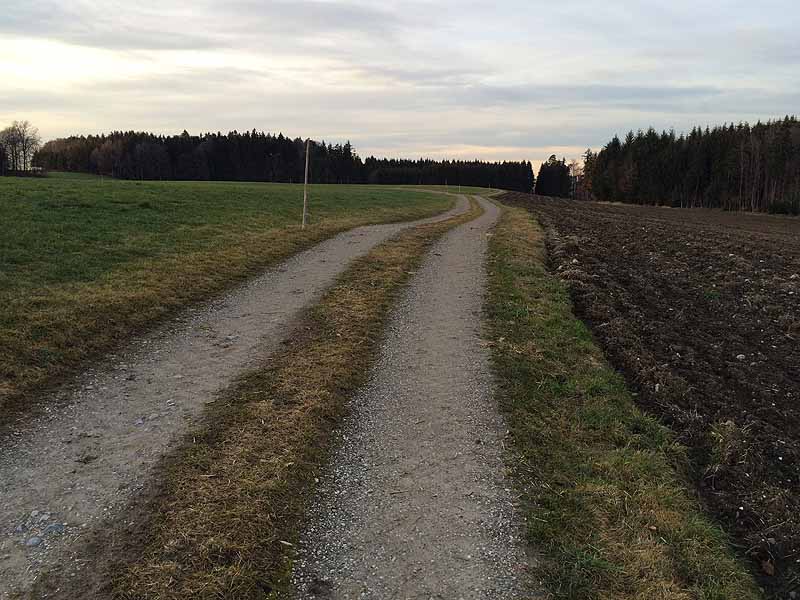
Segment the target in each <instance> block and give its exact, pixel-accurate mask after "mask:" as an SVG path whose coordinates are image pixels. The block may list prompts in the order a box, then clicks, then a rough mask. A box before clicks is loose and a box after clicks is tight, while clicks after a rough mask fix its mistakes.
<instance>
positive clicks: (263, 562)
mask: <svg viewBox="0 0 800 600" xmlns="http://www.w3.org/2000/svg"><path fill="white" fill-rule="evenodd" d="M480 212H481V209H480V208H479V207H478V205H477V204H476V203H473V205H472V207H471V210H470V211H469V212H468V213H466V214H465V215H462V216H460V217H456V218H453V219H450V220H447V221H444V222H441V223H436V224H431V225H423V226H419V227H416V228H414V229H411V230H408V231H406V232H404V233H402V234H400V235H399V236H397V237H396V238H394V239H392V240H391V241H389V242H387V243H384V244H382V245H380V246H378V247H377V248H375V249H374V250H373V251H372V252H370V253H369V254H368V255H367V256H365V257H364V258H362V259H359V260H357V261H355V262H354V263H353V264H352V265H351V266H350V267H349V268H348V270H347V271H346V272H345V273H344V274H343V275H342V276H341V277H340V278H339V280H338V281H337V283H336V284H335V285H334V286H333V287H332V288H331V289H330V290H329V291H328V292H327V293H326V294H325V295H324V297H323V298H322V299H321V301H320V302H319V303H318V304H317V305H316V306H315V307H314V308H313V309H311V310H310V311H309V313H308V314H307V315H306V317H305V318H304V319H303V321H302V324H301V326H300V327H299V329H298V332H297V334H296V337H295V338H294V339H292V340H291V343H290V344H289V345H288V346H287V347H286V349H285V350H284V351H283V352H281V353H280V354H279V355H277V356H273V357H272V358H271V360H270V361H269V363H268V364H267V365H266V366H265V367H264V368H263V369H259V370H256V371H253V372H252V373H250V374H248V375H247V376H245V377H243V378H242V379H241V380H240V381H239V382H238V383H237V384H236V385H234V386H233V387H232V388H231V389H230V390H229V391H228V392H226V393H225V394H224V395H223V396H222V397H221V398H220V399H219V400H218V401H217V402H216V403H215V404H214V405H213V409H212V410H211V414H210V415H209V417H208V426H207V427H204V428H203V430H202V431H201V432H197V433H195V434H193V435H192V436H189V437H187V438H186V440H185V443H184V444H183V446H182V448H181V449H180V450H179V451H178V452H177V453H176V455H175V456H173V457H171V458H170V459H169V460H168V461H167V464H166V465H165V466H164V470H163V480H162V481H163V483H162V484H161V489H160V490H159V491H158V493H157V494H156V495H155V496H154V499H153V500H152V501H151V502H150V505H149V506H148V507H147V510H146V514H147V515H148V517H147V518H146V519H145V520H144V521H143V522H142V523H140V524H136V525H135V526H133V527H131V528H130V530H129V531H128V533H127V534H126V535H127V537H128V538H129V539H128V540H127V542H125V545H127V549H125V548H124V547H117V548H115V549H114V552H117V551H119V554H118V557H119V558H118V559H117V564H115V565H113V566H112V571H113V572H114V573H115V579H114V581H113V588H114V591H113V595H114V596H116V597H118V598H126V599H133V598H136V599H140V598H160V599H163V598H171V599H173V598H174V599H177V598H264V597H272V596H271V595H273V596H274V597H278V596H279V595H280V594H281V592H282V591H285V585H286V580H287V574H288V572H289V569H290V566H291V560H292V558H291V557H292V552H293V551H292V546H290V545H289V544H293V543H294V542H295V540H296V538H297V531H298V524H299V522H300V519H301V517H302V513H303V510H304V504H305V501H304V498H306V497H307V496H308V494H309V492H310V491H311V489H312V487H313V480H314V474H315V472H316V470H317V469H318V468H319V466H320V464H321V463H322V461H323V460H324V458H325V454H326V448H327V446H328V441H329V438H330V435H331V432H332V430H333V429H334V427H335V425H336V424H337V422H338V421H339V419H340V418H341V416H342V415H343V413H344V411H345V408H346V403H347V399H348V398H349V397H350V395H351V394H352V393H353V392H354V391H355V390H356V389H357V388H358V386H360V385H361V384H362V383H363V382H364V381H365V378H366V375H367V372H368V367H369V365H370V363H371V361H372V360H373V358H374V355H375V352H376V349H377V347H378V344H379V341H380V337H381V335H382V329H383V325H384V323H385V320H386V318H387V316H388V314H389V310H390V307H391V305H392V302H393V300H394V299H395V297H396V296H397V294H398V292H399V290H400V289H401V288H402V286H403V284H404V283H405V282H406V281H407V280H408V278H409V276H410V274H411V273H412V272H413V270H414V269H415V268H416V267H417V266H418V265H419V264H420V262H421V260H422V258H423V256H424V254H425V251H426V250H427V249H428V248H429V247H430V246H431V245H432V244H433V243H434V242H435V241H436V240H437V239H438V238H439V237H440V236H441V235H442V234H443V233H445V232H446V231H447V230H449V229H450V228H452V227H454V226H456V225H459V224H461V223H465V222H467V221H469V220H471V219H474V218H475V217H476V216H478V214H480ZM103 551H104V552H106V553H108V552H109V548H108V547H106V548H104V550H103ZM126 557H127V558H126Z"/></svg>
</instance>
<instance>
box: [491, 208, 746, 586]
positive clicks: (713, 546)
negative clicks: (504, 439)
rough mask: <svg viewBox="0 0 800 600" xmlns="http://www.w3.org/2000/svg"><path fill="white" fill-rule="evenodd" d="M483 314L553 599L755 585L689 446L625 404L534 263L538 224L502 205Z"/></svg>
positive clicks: (540, 258)
mask: <svg viewBox="0 0 800 600" xmlns="http://www.w3.org/2000/svg"><path fill="white" fill-rule="evenodd" d="M490 253H491V260H492V264H491V269H490V271H491V274H490V295H489V302H488V305H487V306H488V308H487V313H488V323H489V331H490V332H491V337H492V339H493V340H494V342H493V344H492V351H493V360H494V365H495V370H496V373H497V376H498V381H499V383H500V390H501V391H500V402H501V407H502V409H503V410H504V412H505V414H506V418H507V420H508V423H509V427H510V429H511V433H512V436H513V439H514V446H515V452H514V459H513V460H514V463H515V464H514V468H515V472H516V475H517V478H518V481H519V482H520V486H521V488H522V491H523V504H524V511H525V515H526V517H527V537H528V540H529V542H530V543H531V545H532V546H533V547H534V548H535V549H536V550H537V551H539V552H540V553H541V564H540V567H541V575H542V577H543V580H544V584H545V587H546V588H547V589H548V590H550V592H551V593H552V595H553V597H555V598H569V599H574V600H578V599H581V600H584V599H587V600H588V599H611V598H614V599H633V598H648V599H654V600H657V599H663V600H667V599H669V600H689V599H704V600H712V599H714V600H723V599H734V598H735V599H737V600H747V599H755V598H760V597H761V594H760V592H759V590H758V588H757V587H756V585H755V583H754V582H753V580H752V578H751V576H750V575H749V574H748V573H747V571H746V569H745V568H744V567H743V566H742V565H741V564H739V562H738V561H737V560H736V559H735V558H734V555H733V552H732V551H731V548H730V545H729V542H728V540H727V538H726V537H725V535H724V534H723V532H722V531H721V530H720V529H719V528H718V527H716V526H714V525H713V524H712V523H711V522H709V521H708V520H707V519H706V517H705V516H704V515H703V514H702V512H701V509H700V506H699V504H698V502H697V501H696V500H695V498H694V497H693V496H692V495H691V494H690V493H689V492H688V491H687V485H686V483H685V474H686V471H685V467H684V465H686V464H687V463H686V457H685V449H684V448H682V447H681V446H679V445H678V444H676V443H675V442H674V439H673V436H672V435H671V433H670V431H669V430H668V429H666V428H664V427H663V426H661V425H660V424H659V423H658V422H657V421H655V420H654V419H652V418H650V417H647V416H645V415H644V414H642V413H641V412H640V411H639V410H638V409H637V408H636V407H635V405H634V403H633V401H632V398H631V395H630V392H629V391H628V390H627V388H626V386H625V383H624V380H623V378H622V377H621V376H620V375H618V374H617V373H615V372H614V371H613V369H611V368H610V367H609V366H608V364H607V363H606V362H605V359H604V357H603V355H602V353H601V351H600V350H599V349H598V347H597V346H596V345H595V343H594V341H593V339H592V336H591V333H590V332H589V330H588V329H587V328H586V327H585V326H584V324H583V323H582V322H580V321H579V320H578V319H576V318H575V316H574V315H573V313H572V306H571V302H570V300H569V294H568V292H567V290H566V289H565V288H564V286H563V285H562V284H561V283H560V282H559V281H558V280H557V279H556V278H555V277H553V276H551V275H550V274H549V273H548V272H547V270H546V268H545V266H544V244H543V237H542V233H541V230H540V229H539V227H538V225H537V224H536V223H535V222H534V221H533V220H532V218H531V216H530V215H529V213H527V211H525V210H524V209H520V208H510V207H509V208H506V210H505V211H504V214H503V216H502V218H501V221H500V222H499V224H498V226H497V228H496V230H495V235H494V236H493V237H492V240H491V242H490Z"/></svg>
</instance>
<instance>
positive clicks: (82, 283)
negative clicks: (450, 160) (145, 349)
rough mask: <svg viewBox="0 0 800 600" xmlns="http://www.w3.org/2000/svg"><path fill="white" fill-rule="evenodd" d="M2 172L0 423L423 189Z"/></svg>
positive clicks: (442, 204)
mask: <svg viewBox="0 0 800 600" xmlns="http://www.w3.org/2000/svg"><path fill="white" fill-rule="evenodd" d="M301 194H302V192H301V188H299V187H298V186H291V185H267V184H250V183H208V182H147V183H141V182H130V181H117V180H105V181H104V182H103V181H101V179H100V178H94V179H85V178H74V179H70V178H67V179H59V178H44V179H36V178H25V179H17V178H0V222H2V223H3V228H2V231H0V304H1V305H2V309H1V310H0V426H2V425H3V424H4V422H6V423H7V422H8V420H9V417H10V416H12V415H14V414H17V413H19V412H20V411H21V410H23V409H27V408H29V407H30V405H31V404H33V403H34V401H35V399H36V398H37V397H38V396H39V395H40V394H38V392H40V391H41V390H42V389H43V388H44V387H45V386H46V385H48V384H51V383H54V382H56V381H57V380H58V379H59V378H60V377H62V376H64V375H66V374H68V373H70V372H73V371H74V370H75V369H77V368H79V367H80V366H81V365H83V364H85V362H86V361H87V360H88V359H91V358H93V357H96V356H98V355H100V354H101V353H102V352H105V351H108V350H109V349H111V348H113V347H115V346H116V345H117V344H118V343H120V342H121V341H123V340H125V339H127V338H129V337H130V335H131V334H133V333H135V332H138V331H141V330H143V329H145V328H146V327H149V326H151V325H152V324H154V323H155V322H158V321H159V320H160V319H163V318H164V317H166V316H168V315H171V314H174V313H175V311H176V310H178V309H180V308H182V307H184V306H185V305H187V304H188V303H191V302H196V301H200V300H203V299H207V298H209V297H211V296H213V295H214V294H217V293H219V292H220V291H222V290H224V289H226V288H228V287H230V286H231V285H233V284H234V283H235V282H237V281H241V280H243V279H245V278H247V277H248V276H252V275H253V274H255V273H257V272H260V271H261V270H263V269H264V268H265V267H267V266H269V265H272V264H275V263H277V262H279V261H281V260H282V259H284V258H286V257H288V256H290V255H291V254H294V253H296V252H298V251H300V250H303V249H305V248H308V247H310V246H312V245H314V244H316V243H318V242H320V241H321V240H323V239H326V238H328V237H331V236H333V235H335V234H337V233H339V232H341V231H344V230H347V229H350V228H352V227H356V226H359V225H365V224H367V223H377V222H388V221H403V220H412V219H416V218H422V217H426V216H430V215H432V214H435V213H437V212H441V211H443V210H445V209H446V208H447V206H448V204H449V203H451V199H450V198H448V197H446V196H444V195H442V194H434V193H432V192H420V191H419V190H392V189H377V188H374V187H368V186H365V187H358V186H314V188H313V192H312V198H313V200H314V203H313V205H312V211H313V217H314V218H313V221H312V226H311V227H309V228H308V229H306V230H305V231H301V230H300V228H299V227H298V226H297V223H298V221H299V210H300V209H299V208H298V207H299V206H301V204H299V203H298V202H297V199H298V198H300V197H302V196H301Z"/></svg>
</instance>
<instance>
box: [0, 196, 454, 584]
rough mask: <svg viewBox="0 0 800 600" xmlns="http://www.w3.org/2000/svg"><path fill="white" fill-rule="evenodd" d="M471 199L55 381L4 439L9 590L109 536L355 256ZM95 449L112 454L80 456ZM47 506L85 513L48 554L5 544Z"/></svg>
mask: <svg viewBox="0 0 800 600" xmlns="http://www.w3.org/2000/svg"><path fill="white" fill-rule="evenodd" d="M467 208H468V204H467V202H466V199H465V198H460V199H459V200H458V202H457V205H456V207H455V208H454V209H453V210H451V211H448V212H446V213H443V214H441V215H438V216H436V217H433V218H430V219H424V220H422V221H416V222H409V223H393V224H384V225H374V226H367V227H359V228H356V229H353V230H350V231H347V232H345V233H342V234H340V235H338V236H336V237H334V238H331V239H330V240H327V241H324V242H322V243H320V244H318V245H316V246H314V247H313V248H311V249H309V250H307V251H304V252H301V253H299V254H297V255H295V256H293V257H291V258H289V259H288V260H286V261H285V262H284V263H282V264H281V265H278V266H277V267H276V268H273V269H270V270H268V271H266V272H265V273H264V274H263V275H261V276H259V277H256V278H254V279H253V280H251V281H250V282H248V283H246V284H244V285H243V286H240V287H239V288H237V289H235V290H233V291H232V292H230V293H228V294H227V295H225V296H223V297H221V298H219V299H217V300H215V301H213V302H210V303H208V304H206V305H205V306H201V307H191V308H189V309H187V310H186V311H185V312H183V313H182V314H180V315H179V316H178V317H177V318H176V319H174V320H173V321H171V322H169V323H167V324H166V325H164V326H162V327H161V328H160V329H158V330H157V331H155V332H152V333H150V334H148V335H144V336H141V337H138V338H135V339H133V340H131V341H130V342H129V344H128V345H127V346H126V347H125V348H123V349H121V350H119V351H118V352H116V353H115V354H110V355H109V356H108V357H107V359H106V360H105V361H103V362H101V363H98V364H95V365H92V366H91V367H89V368H88V369H87V370H86V371H85V372H84V373H83V374H81V375H80V376H78V377H76V378H75V379H74V380H73V381H71V382H68V383H67V384H66V385H65V386H63V387H62V388H61V389H60V390H58V391H57V392H55V393H54V395H53V397H52V399H51V400H50V401H49V402H43V403H42V409H41V411H40V412H39V413H37V414H35V415H28V416H24V417H22V420H21V421H20V422H19V423H18V424H15V425H13V426H12V427H11V428H10V431H9V435H6V436H5V437H3V438H0V496H2V498H3V502H2V503H0V551H3V552H7V553H8V554H10V558H9V559H8V560H4V561H2V563H0V598H5V597H8V596H11V595H12V593H20V594H24V592H25V590H26V589H28V588H29V587H30V585H31V584H32V583H33V582H34V581H35V580H36V579H37V578H38V577H39V575H40V574H41V573H42V572H44V571H46V570H48V569H49V568H52V567H57V568H61V567H62V566H63V565H65V564H69V563H70V562H72V563H73V564H83V563H82V561H83V560H86V559H83V558H81V556H83V555H82V554H81V552H82V549H83V546H81V544H80V543H77V541H78V540H79V538H81V537H83V536H85V534H86V533H87V532H89V531H91V530H96V531H100V532H102V533H103V534H104V535H105V530H106V529H107V527H106V525H105V524H106V522H107V520H108V519H111V518H113V517H114V516H115V515H117V514H119V511H120V510H121V509H123V508H124V507H125V506H126V504H127V503H128V501H129V500H130V498H131V497H132V496H133V495H135V494H136V493H137V492H138V491H139V490H141V489H142V487H143V486H144V485H145V483H146V481H147V479H148V477H149V476H150V475H151V473H152V468H153V467H154V466H155V465H156V463H157V462H158V460H159V458H161V457H162V456H163V455H164V454H165V453H167V452H169V450H170V449H171V448H173V447H174V444H175V443H176V442H177V441H178V440H179V439H180V437H181V435H182V434H183V433H184V432H186V431H187V429H189V428H191V426H192V425H193V424H194V423H196V422H197V421H198V419H199V417H200V416H201V414H202V412H203V409H204V407H205V406H206V405H207V404H208V403H209V402H213V400H214V399H215V398H216V396H217V394H218V393H219V392H220V391H221V390H223V389H224V388H225V387H227V386H228V385H229V384H230V383H231V382H232V381H233V380H234V379H235V378H236V377H237V376H238V375H239V374H241V373H242V372H243V371H245V370H247V369H248V368H250V367H252V365H253V364H254V363H256V362H257V361H262V360H264V359H265V358H266V357H267V356H269V355H270V353H272V352H273V351H274V350H276V349H278V348H279V347H280V341H281V340H283V339H285V338H286V336H287V335H289V334H290V333H291V327H292V324H293V323H294V321H295V319H296V318H297V316H298V315H299V314H300V312H301V311H302V310H303V309H304V308H305V307H307V306H309V305H310V304H311V303H313V302H314V301H315V300H317V298H318V297H319V296H320V295H321V294H322V292H323V291H324V290H325V289H326V288H328V287H329V286H330V285H331V284H332V283H333V282H334V281H335V279H336V277H337V276H338V275H339V274H340V273H341V272H342V271H343V270H344V269H345V268H346V267H347V265H348V263H349V262H350V261H351V260H353V259H355V258H357V257H359V256H363V255H364V254H366V253H367V252H369V251H370V250H371V249H372V248H373V247H375V246H376V245H377V244H380V243H381V242H384V241H385V240H387V239H388V238H390V237H392V236H393V235H395V234H397V233H398V232H400V231H402V230H403V229H406V228H408V227H410V226H412V225H415V224H419V223H423V222H433V221H439V220H442V219H444V218H448V217H450V216H453V215H454V214H460V213H463V212H465V211H466V210H467ZM168 401H170V402H171V403H172V406H169V408H168V409H167V410H165V406H166V405H167V402H168ZM143 415H149V418H147V417H144V416H143ZM65 434H66V435H65ZM42 440H47V443H42ZM86 457H102V460H84V461H82V462H81V459H82V458H83V459H85V458H86ZM36 505H44V506H52V507H70V508H69V510H65V512H64V514H61V515H60V518H59V520H60V521H66V522H67V523H72V522H74V523H75V524H76V527H75V528H74V531H70V529H66V530H65V532H64V534H63V535H58V536H53V537H51V538H49V539H48V543H47V552H46V553H45V552H42V553H40V552H36V553H32V552H26V551H25V550H26V548H25V547H24V544H5V545H3V543H2V539H3V537H4V536H7V535H13V534H14V533H13V532H14V530H15V527H16V526H17V525H18V524H19V523H20V515H31V517H37V516H38V514H39V512H40V511H38V510H34V511H33V512H31V506H36ZM36 533H37V534H38V533H39V532H38V531H37V532H36ZM37 537H39V535H37ZM39 539H41V538H40V537H39Z"/></svg>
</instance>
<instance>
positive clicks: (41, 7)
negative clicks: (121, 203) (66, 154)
mask: <svg viewBox="0 0 800 600" xmlns="http://www.w3.org/2000/svg"><path fill="white" fill-rule="evenodd" d="M799 29H800V5H798V3H797V2H796V0H776V1H769V0H766V1H764V0H762V1H760V2H753V1H752V0H750V1H748V2H730V1H723V0H706V1H698V0H692V1H687V0H671V1H669V2H663V0H662V1H658V2H632V1H627V2H613V1H612V2H604V3H603V2H601V3H598V2H596V1H592V2H589V1H584V0H551V1H549V2H538V1H533V0H522V1H508V2H502V1H501V2H497V3H491V2H485V1H484V2H472V1H469V0H440V1H430V2H425V1H414V0H411V1H405V2H393V1H386V0H384V1H383V2H369V3H367V2H360V1H355V0H353V1H351V0H342V1H338V0H330V1H321V0H320V1H314V2H304V1H293V2H283V1H278V2H269V1H264V0H262V1H258V2H257V1H253V0H232V1H229V0H226V1H225V2H222V1H207V0H193V1H192V2H177V1H173V0H161V1H159V2H149V1H147V0H140V1H136V2H132V1H130V0H126V1H125V2H116V1H102V0H91V1H83V0H69V1H67V0H59V1H56V2H50V1H44V0H26V1H25V2H19V3H14V5H13V6H11V7H7V8H4V9H2V10H0V125H2V124H4V123H6V122H9V121H11V120H13V119H23V118H26V119H29V120H31V121H32V122H33V123H34V124H35V125H38V127H39V129H40V130H41V133H42V135H43V137H44V138H45V139H50V138H53V137H58V136H63V135H68V134H72V133H99V132H104V131H109V130H112V129H125V130H128V129H137V130H148V131H154V132H163V133H180V132H181V131H182V130H183V129H187V130H189V131H190V132H192V133H200V132H203V131H209V130H213V131H217V130H220V131H223V132H226V131H228V130H230V129H239V130H245V129H252V128H256V129H263V130H265V131H271V132H279V131H282V132H284V133H285V134H287V135H290V136H292V137H297V136H302V137H313V138H315V139H325V140H328V141H334V142H336V141H345V140H348V139H349V140H350V141H352V143H353V144H354V145H355V146H356V149H357V151H358V152H359V153H360V154H361V155H362V156H367V155H369V154H375V155H378V156H384V155H388V156H406V157H419V156H431V157H460V158H484V159H498V160H500V159H529V160H532V161H534V162H539V161H541V160H543V159H545V158H546V157H547V156H549V155H550V154H552V153H556V154H558V155H564V156H566V157H567V158H573V157H577V156H578V155H580V154H581V153H582V152H583V151H584V150H585V149H586V148H587V147H589V146H591V147H594V148H598V147H600V146H602V145H603V144H604V143H605V142H607V141H608V140H609V138H610V137H611V136H612V135H614V134H615V133H619V134H621V135H622V134H624V133H625V132H626V131H628V130H629V129H637V128H646V127H648V126H650V125H652V126H654V127H655V128H656V129H659V130H661V129H669V128H675V129H676V130H678V131H682V130H685V129H687V128H691V127H692V126H693V125H694V124H703V125H705V124H715V123H721V122H726V121H737V122H738V121H740V120H749V121H755V120H757V119H762V120H766V119H769V118H774V117H780V116H783V115H785V114H787V113H789V114H794V113H797V112H798V110H799V109H798V107H800V35H798V30H799Z"/></svg>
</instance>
